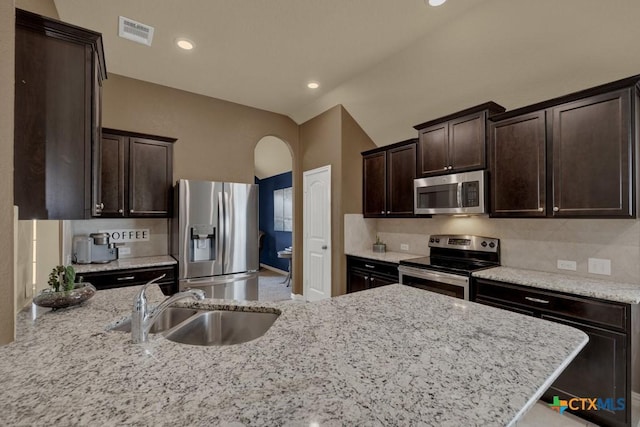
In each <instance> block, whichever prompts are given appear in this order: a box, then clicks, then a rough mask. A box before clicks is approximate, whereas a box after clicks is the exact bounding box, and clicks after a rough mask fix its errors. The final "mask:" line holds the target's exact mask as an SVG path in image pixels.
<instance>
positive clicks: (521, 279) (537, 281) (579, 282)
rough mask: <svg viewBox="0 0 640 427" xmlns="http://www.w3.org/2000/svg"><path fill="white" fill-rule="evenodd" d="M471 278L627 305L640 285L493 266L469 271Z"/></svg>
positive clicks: (636, 299)
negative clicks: (471, 272)
mask: <svg viewBox="0 0 640 427" xmlns="http://www.w3.org/2000/svg"><path fill="white" fill-rule="evenodd" d="M472 275H473V277H478V278H482V279H489V280H497V281H500V282H507V283H513V284H516V285H523V286H530V287H533V288H539V289H548V290H552V291H558V292H566V293H569V294H574V295H582V296H586V297H592V298H599V299H603V300H607V301H616V302H622V303H627V304H638V303H640V284H636V283H618V282H609V281H606V280H598V279H592V278H588V277H579V276H570V275H566V274H558V273H548V272H543V271H534V270H525V269H519V268H511V267H495V268H490V269H487V270H480V271H475V272H473V274H472Z"/></svg>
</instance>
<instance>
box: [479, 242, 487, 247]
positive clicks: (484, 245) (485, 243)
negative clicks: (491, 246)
mask: <svg viewBox="0 0 640 427" xmlns="http://www.w3.org/2000/svg"><path fill="white" fill-rule="evenodd" d="M480 246H482V247H483V248H486V247H487V242H486V241H485V240H483V241H482V243H480Z"/></svg>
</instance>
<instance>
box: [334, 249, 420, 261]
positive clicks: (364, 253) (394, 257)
mask: <svg viewBox="0 0 640 427" xmlns="http://www.w3.org/2000/svg"><path fill="white" fill-rule="evenodd" d="M346 255H351V256H357V257H360V258H368V259H374V260H377V261H386V262H393V263H395V264H398V263H400V261H402V260H404V259H411V258H422V257H424V256H426V255H416V254H411V253H408V252H382V253H380V252H373V251H372V250H371V249H365V250H353V251H349V252H348V253H346Z"/></svg>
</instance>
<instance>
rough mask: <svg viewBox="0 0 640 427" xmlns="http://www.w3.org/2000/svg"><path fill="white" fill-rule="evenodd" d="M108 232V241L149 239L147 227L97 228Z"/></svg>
mask: <svg viewBox="0 0 640 427" xmlns="http://www.w3.org/2000/svg"><path fill="white" fill-rule="evenodd" d="M98 231H99V232H100V233H109V242H110V243H127V242H146V241H149V229H148V228H143V229H122V230H98Z"/></svg>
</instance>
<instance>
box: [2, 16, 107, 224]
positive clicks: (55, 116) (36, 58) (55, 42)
mask: <svg viewBox="0 0 640 427" xmlns="http://www.w3.org/2000/svg"><path fill="white" fill-rule="evenodd" d="M106 77H107V71H106V67H105V62H104V53H103V48H102V36H101V35H100V33H96V32H93V31H89V30H85V29H83V28H79V27H76V26H73V25H69V24H66V23H63V22H60V21H57V20H53V19H49V18H46V17H43V16H40V15H36V14H34V13H31V12H27V11H24V10H20V9H16V34H15V115H14V203H15V204H16V205H17V206H18V208H19V218H20V219H82V218H90V217H91V157H92V145H93V144H94V143H95V142H97V140H98V139H99V133H100V116H101V109H100V106H101V99H100V95H101V84H102V80H103V79H106Z"/></svg>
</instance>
